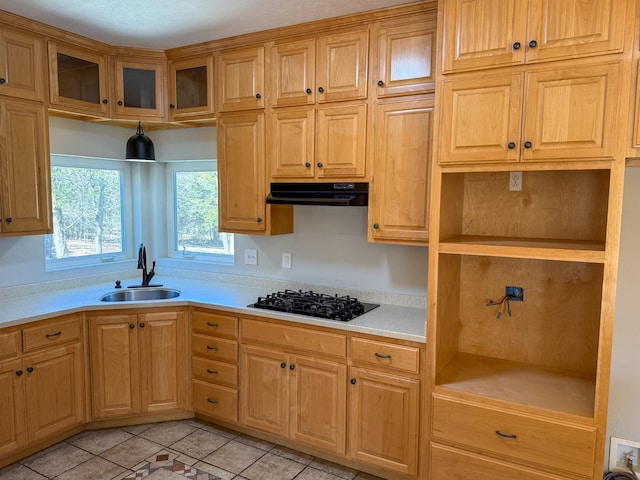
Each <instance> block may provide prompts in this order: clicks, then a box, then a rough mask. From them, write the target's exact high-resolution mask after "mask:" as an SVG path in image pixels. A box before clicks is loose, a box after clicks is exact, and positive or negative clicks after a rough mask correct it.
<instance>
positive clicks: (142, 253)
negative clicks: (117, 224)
mask: <svg viewBox="0 0 640 480" xmlns="http://www.w3.org/2000/svg"><path fill="white" fill-rule="evenodd" d="M138 270H142V286H143V287H146V286H147V285H149V278H148V277H149V275H148V274H147V249H146V248H145V246H144V243H141V244H140V248H139V249H138Z"/></svg>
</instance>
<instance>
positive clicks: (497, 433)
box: [496, 430, 518, 438]
mask: <svg viewBox="0 0 640 480" xmlns="http://www.w3.org/2000/svg"><path fill="white" fill-rule="evenodd" d="M496 435H498V436H500V437H502V438H518V436H517V435H509V434H507V433H502V432H501V431H500V430H496Z"/></svg>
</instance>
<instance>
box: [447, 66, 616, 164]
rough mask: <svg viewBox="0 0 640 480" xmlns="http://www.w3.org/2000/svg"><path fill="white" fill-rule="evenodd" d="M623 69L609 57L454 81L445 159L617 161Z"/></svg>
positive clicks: (456, 161) (450, 86) (450, 91)
mask: <svg viewBox="0 0 640 480" xmlns="http://www.w3.org/2000/svg"><path fill="white" fill-rule="evenodd" d="M621 68H622V66H621V63H620V62H618V61H610V62H602V63H598V64H591V65H582V64H581V65H580V66H574V67H560V66H556V67H553V68H550V67H533V68H529V69H528V70H527V71H526V72H525V73H523V72H521V71H519V70H517V71H512V72H506V73H502V74H498V75H488V74H485V75H482V76H481V78H480V77H477V76H473V75H471V76H462V77H455V78H452V79H448V78H447V79H446V80H445V81H444V82H443V84H442V116H441V118H442V141H441V143H440V145H441V148H440V155H439V163H440V164H460V163H498V162H504V163H508V162H511V163H515V162H540V161H555V160H577V161H580V160H588V159H611V158H613V156H614V152H615V148H616V147H617V140H616V138H617V137H616V135H617V134H616V132H617V130H618V129H617V120H618V117H619V116H618V108H619V104H618V98H619V96H618V91H619V88H621V73H620V72H621ZM559 112H562V114H559ZM487 119H491V121H487Z"/></svg>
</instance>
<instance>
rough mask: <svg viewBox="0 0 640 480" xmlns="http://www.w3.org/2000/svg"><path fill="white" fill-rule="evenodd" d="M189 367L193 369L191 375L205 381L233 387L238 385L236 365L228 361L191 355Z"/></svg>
mask: <svg viewBox="0 0 640 480" xmlns="http://www.w3.org/2000/svg"><path fill="white" fill-rule="evenodd" d="M191 368H192V370H193V376H194V377H195V378H198V379H200V380H204V381H205V382H211V383H217V384H220V385H226V386H228V387H233V388H236V387H237V386H238V367H236V366H235V365H232V364H230V363H222V362H216V361H215V360H209V359H206V358H200V357H192V359H191Z"/></svg>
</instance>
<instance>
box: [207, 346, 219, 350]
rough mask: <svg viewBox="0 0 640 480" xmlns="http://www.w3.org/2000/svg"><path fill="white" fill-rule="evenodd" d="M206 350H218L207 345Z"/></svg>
mask: <svg viewBox="0 0 640 480" xmlns="http://www.w3.org/2000/svg"><path fill="white" fill-rule="evenodd" d="M207 350H218V347H212V346H211V345H207Z"/></svg>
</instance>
